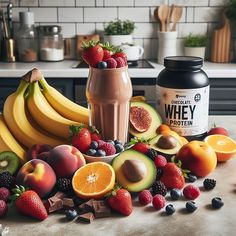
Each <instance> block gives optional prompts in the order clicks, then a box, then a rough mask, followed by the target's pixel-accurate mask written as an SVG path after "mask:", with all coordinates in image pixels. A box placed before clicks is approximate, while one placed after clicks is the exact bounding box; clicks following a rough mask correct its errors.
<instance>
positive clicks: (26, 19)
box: [16, 12, 38, 62]
mask: <svg viewBox="0 0 236 236" xmlns="http://www.w3.org/2000/svg"><path fill="white" fill-rule="evenodd" d="M16 38H17V50H18V57H19V61H22V62H34V61H37V60H38V35H37V30H36V28H35V26H34V13H33V12H20V27H19V30H18V32H17V37H16Z"/></svg>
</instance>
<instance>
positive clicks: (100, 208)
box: [93, 200, 111, 218]
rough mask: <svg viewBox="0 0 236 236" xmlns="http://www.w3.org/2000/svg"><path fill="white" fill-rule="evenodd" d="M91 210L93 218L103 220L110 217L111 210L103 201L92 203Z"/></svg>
mask: <svg viewBox="0 0 236 236" xmlns="http://www.w3.org/2000/svg"><path fill="white" fill-rule="evenodd" d="M93 210H94V215H95V218H104V217H110V216H111V209H110V208H109V207H108V206H107V204H106V203H105V201H102V200H101V201H93Z"/></svg>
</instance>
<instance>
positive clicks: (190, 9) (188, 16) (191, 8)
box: [186, 7, 194, 22]
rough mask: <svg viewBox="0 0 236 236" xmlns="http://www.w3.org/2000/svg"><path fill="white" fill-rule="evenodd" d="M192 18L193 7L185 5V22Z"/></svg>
mask: <svg viewBox="0 0 236 236" xmlns="http://www.w3.org/2000/svg"><path fill="white" fill-rule="evenodd" d="M193 20H194V8H193V7H187V13H186V22H193Z"/></svg>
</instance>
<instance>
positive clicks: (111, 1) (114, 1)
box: [104, 0, 134, 7]
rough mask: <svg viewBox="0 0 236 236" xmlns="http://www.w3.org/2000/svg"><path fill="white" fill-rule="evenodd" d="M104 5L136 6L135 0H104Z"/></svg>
mask: <svg viewBox="0 0 236 236" xmlns="http://www.w3.org/2000/svg"><path fill="white" fill-rule="evenodd" d="M104 5H105V6H106V7H110V6H113V7H114V6H116V7H121V6H134V0H104Z"/></svg>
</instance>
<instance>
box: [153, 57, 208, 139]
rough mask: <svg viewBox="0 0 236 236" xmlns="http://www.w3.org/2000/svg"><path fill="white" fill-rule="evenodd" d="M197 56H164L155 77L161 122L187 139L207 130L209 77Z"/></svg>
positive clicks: (200, 137)
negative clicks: (161, 65)
mask: <svg viewBox="0 0 236 236" xmlns="http://www.w3.org/2000/svg"><path fill="white" fill-rule="evenodd" d="M202 65H203V60H202V58H200V57H179V56H176V57H174V56H173V57H166V58H165V59H164V66H165V69H163V70H162V71H161V72H160V74H159V75H158V77H157V110H158V112H159V113H160V115H161V117H162V119H163V121H164V123H166V124H168V125H169V126H170V128H171V129H172V130H174V131H176V132H177V133H179V134H180V135H182V136H185V137H186V138H187V139H188V140H193V139H200V140H201V139H203V138H204V137H205V135H206V133H207V130H208V108H209V87H210V86H209V79H208V77H207V75H206V73H205V72H204V71H203V70H202V69H201V68H202Z"/></svg>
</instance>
